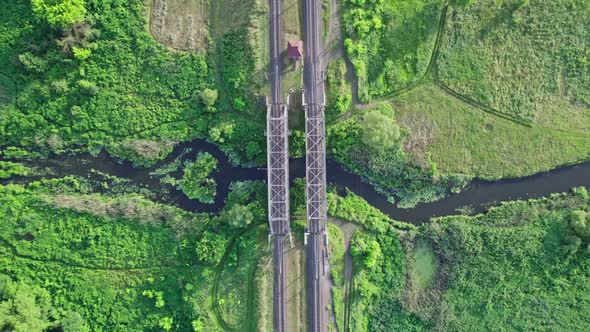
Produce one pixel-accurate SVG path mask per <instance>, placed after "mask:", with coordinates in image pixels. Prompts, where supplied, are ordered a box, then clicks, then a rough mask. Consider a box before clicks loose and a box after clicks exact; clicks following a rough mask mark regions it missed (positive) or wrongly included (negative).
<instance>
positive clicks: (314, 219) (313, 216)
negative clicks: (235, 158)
mask: <svg viewBox="0 0 590 332" xmlns="http://www.w3.org/2000/svg"><path fill="white" fill-rule="evenodd" d="M305 132H306V142H305V144H306V177H307V187H306V190H307V195H306V197H307V220H308V225H309V231H310V232H311V233H316V234H324V233H325V230H326V220H327V211H326V140H325V119H324V107H323V106H321V105H308V106H306V109H305Z"/></svg>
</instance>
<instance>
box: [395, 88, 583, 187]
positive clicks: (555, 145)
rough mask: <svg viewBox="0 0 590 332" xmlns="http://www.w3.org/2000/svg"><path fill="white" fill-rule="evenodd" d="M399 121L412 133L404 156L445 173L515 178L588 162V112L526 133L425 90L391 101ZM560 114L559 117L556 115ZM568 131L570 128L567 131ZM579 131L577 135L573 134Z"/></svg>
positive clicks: (537, 126)
mask: <svg viewBox="0 0 590 332" xmlns="http://www.w3.org/2000/svg"><path fill="white" fill-rule="evenodd" d="M393 105H394V108H395V109H396V114H397V121H398V122H399V123H400V125H401V126H402V127H407V128H409V129H410V135H409V138H408V141H407V142H406V143H405V150H406V151H407V152H408V153H409V154H411V155H412V158H413V159H426V158H430V159H431V160H432V161H433V162H435V163H436V164H437V167H438V170H439V171H441V172H442V173H461V174H466V175H469V176H477V177H482V178H501V177H517V176H524V175H529V174H533V173H536V172H541V171H546V170H549V169H552V168H555V167H557V166H560V165H563V164H570V163H574V162H577V161H581V160H584V159H587V158H588V157H590V134H588V132H584V130H583V129H584V128H587V127H586V126H588V124H589V122H588V118H587V117H588V114H587V112H583V111H580V112H577V113H575V114H571V117H570V118H569V121H568V120H567V118H566V117H565V116H564V115H563V113H558V112H554V113H553V114H554V117H553V119H555V121H552V120H551V121H550V120H546V122H551V127H542V126H540V125H536V126H533V127H532V128H529V127H525V126H522V125H519V124H516V123H514V122H511V121H509V120H504V119H501V118H498V117H496V116H493V115H489V114H487V113H484V112H482V111H480V110H478V109H476V108H474V107H471V106H469V105H467V104H464V103H462V102H461V101H458V100H457V99H455V98H453V97H450V96H447V95H445V94H444V93H443V92H442V91H441V90H439V89H438V88H436V87H434V86H431V85H427V86H423V87H419V88H417V89H416V90H414V91H412V92H411V93H409V94H407V95H404V96H402V97H399V98H396V99H395V100H394V101H393ZM558 114H561V115H558ZM565 128H568V129H567V130H566V129H565ZM571 128H575V129H573V130H572V129H571Z"/></svg>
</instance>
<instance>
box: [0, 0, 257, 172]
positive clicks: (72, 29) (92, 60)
mask: <svg viewBox="0 0 590 332" xmlns="http://www.w3.org/2000/svg"><path fill="white" fill-rule="evenodd" d="M36 2H37V3H45V4H49V3H50V4H51V5H52V6H53V5H54V4H55V5H56V6H62V5H63V6H66V5H67V6H69V5H70V4H72V5H76V6H77V5H78V4H80V3H82V4H83V5H84V7H82V8H85V11H86V18H85V19H84V20H83V21H82V22H78V23H75V24H72V25H68V26H67V27H65V28H64V29H61V28H56V27H52V26H51V25H49V24H48V23H44V21H40V20H37V19H36V15H35V14H34V13H33V9H32V7H31V4H30V3H27V2H26V1H21V0H9V1H7V2H6V3H4V4H3V5H4V6H3V10H2V12H1V13H0V73H1V74H0V77H1V79H0V96H1V97H0V101H2V104H1V105H4V106H1V105H0V114H1V116H0V145H14V146H21V147H27V148H32V147H36V148H40V149H41V150H50V151H63V150H64V149H68V148H69V147H71V146H73V145H80V146H82V147H85V148H88V149H91V150H93V151H96V150H97V149H99V148H100V147H109V148H110V149H109V150H110V151H111V152H113V153H115V154H117V155H120V156H121V157H130V158H133V153H132V154H128V153H126V151H129V149H128V148H127V147H125V146H124V147H123V150H124V151H121V150H122V149H121V144H123V143H121V139H122V138H125V140H126V143H125V144H127V145H128V146H130V145H133V144H135V143H134V142H133V141H135V140H140V141H145V140H149V141H153V142H168V141H180V140H188V139H191V138H195V137H201V138H206V137H207V138H208V137H209V134H210V132H211V131H213V132H214V131H215V130H213V128H219V127H221V126H227V125H231V126H234V127H237V128H238V129H236V130H234V131H233V132H231V133H225V136H224V139H223V140H222V141H220V139H219V138H218V137H211V140H212V141H214V142H217V143H218V144H220V145H221V146H222V147H223V149H224V150H226V151H229V152H230V155H231V157H232V159H233V160H234V161H235V162H252V161H255V162H257V163H261V162H262V161H263V160H264V158H265V155H264V153H263V152H264V139H263V135H262V126H260V125H259V124H257V123H256V122H254V121H252V120H250V119H249V118H247V117H244V116H238V114H235V113H234V112H233V111H232V110H231V109H228V108H225V109H221V110H220V111H219V112H211V105H209V104H206V103H204V102H203V101H202V98H201V96H202V92H204V91H209V90H206V89H210V90H216V88H217V85H218V84H219V82H217V81H218V80H217V75H216V70H215V68H216V66H217V63H216V61H215V60H214V58H215V57H214V56H206V55H198V54H188V53H173V52H171V51H169V50H168V49H166V48H165V47H163V46H160V45H158V44H157V43H156V42H155V41H154V40H153V38H152V37H151V35H150V34H149V32H148V31H147V29H146V15H145V13H146V8H145V2H144V1H142V0H132V1H126V2H121V1H114V0H100V1H99V0H87V1H85V2H82V1H77V0H76V1H74V0H68V1H65V0H60V1H52V2H49V1H41V0H37V1H36ZM45 7H47V6H45ZM45 7H43V8H45ZM50 7H51V6H50ZM68 8H69V7H68ZM60 13H61V11H60ZM76 17H77V16H76ZM239 31H241V30H239ZM233 35H235V36H238V37H239V36H242V34H241V32H240V33H237V32H236V33H234V34H233ZM233 35H232V36H233ZM238 39H239V38H238ZM239 42H240V40H236V39H235V38H229V39H228V45H229V46H231V45H233V47H234V48H236V45H235V43H239ZM230 44H231V45H230ZM229 46H228V47H229ZM238 49H242V48H239V47H238ZM220 52H221V51H220ZM224 54H226V53H224ZM234 54H235V53H234ZM230 60H232V59H228V61H230ZM235 60H236V61H237V60H240V61H242V60H244V59H242V58H239V59H235ZM246 60H247V59H246ZM232 63H233V62H232ZM232 63H227V65H228V68H234V69H235V73H234V72H233V71H232V73H230V76H231V75H237V76H235V77H234V76H231V77H230V78H232V79H234V81H235V82H233V83H236V84H237V86H236V87H237V88H240V87H241V86H243V85H244V84H246V82H242V78H243V76H247V75H248V72H243V71H242V70H241V67H240V66H242V62H239V63H236V64H235V65H232ZM236 73H237V74H236ZM240 77H242V78H240ZM233 83H232V84H233ZM236 93H237V92H236ZM5 100H6V102H5ZM209 100H211V99H209ZM246 106H247V107H250V106H249V105H246ZM242 142H248V143H247V144H242ZM238 143H239V144H238ZM166 151H167V150H166ZM140 164H141V163H140Z"/></svg>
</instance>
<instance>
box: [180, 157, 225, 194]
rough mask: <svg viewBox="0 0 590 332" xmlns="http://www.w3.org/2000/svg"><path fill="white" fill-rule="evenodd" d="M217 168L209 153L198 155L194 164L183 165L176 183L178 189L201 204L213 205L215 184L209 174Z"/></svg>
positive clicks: (213, 158)
mask: <svg viewBox="0 0 590 332" xmlns="http://www.w3.org/2000/svg"><path fill="white" fill-rule="evenodd" d="M216 168H217V159H215V157H213V156H212V155H210V154H209V153H207V152H205V153H202V152H201V153H199V154H198V155H197V159H196V160H195V161H194V162H186V163H185V164H184V173H183V174H182V179H181V180H180V181H178V189H180V190H182V192H184V193H185V194H186V195H187V196H188V198H191V199H197V200H198V201H199V202H201V203H213V200H214V199H215V192H216V184H215V179H213V178H212V176H211V173H212V172H213V171H214V170H215V169H216Z"/></svg>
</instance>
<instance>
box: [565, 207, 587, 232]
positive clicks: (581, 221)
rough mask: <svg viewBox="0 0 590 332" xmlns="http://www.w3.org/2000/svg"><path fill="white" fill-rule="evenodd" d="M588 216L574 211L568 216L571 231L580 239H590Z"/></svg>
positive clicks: (583, 212)
mask: <svg viewBox="0 0 590 332" xmlns="http://www.w3.org/2000/svg"><path fill="white" fill-rule="evenodd" d="M588 219H590V215H588V213H586V212H585V211H581V210H576V211H573V212H572V214H571V215H570V226H571V228H572V230H573V231H574V232H575V233H576V234H577V235H579V236H580V237H582V238H590V221H589V220H588Z"/></svg>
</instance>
